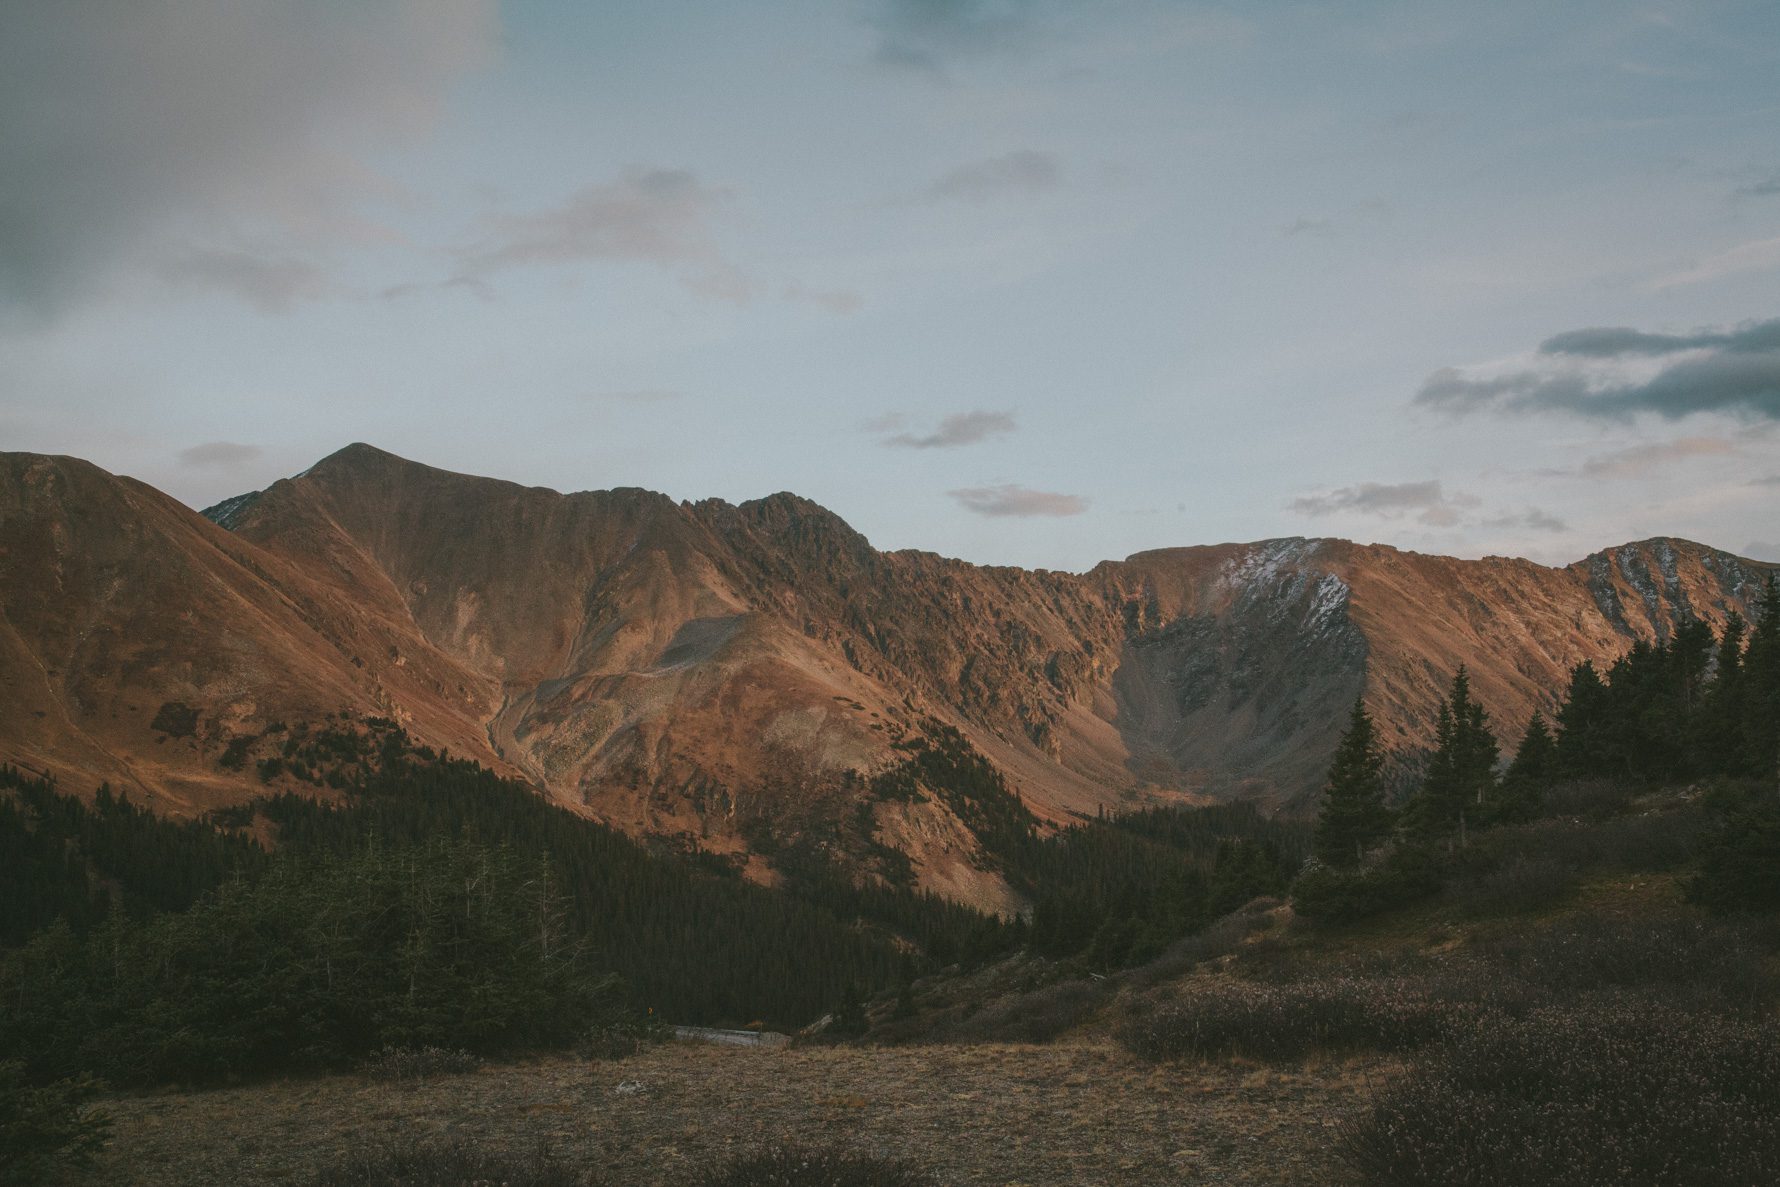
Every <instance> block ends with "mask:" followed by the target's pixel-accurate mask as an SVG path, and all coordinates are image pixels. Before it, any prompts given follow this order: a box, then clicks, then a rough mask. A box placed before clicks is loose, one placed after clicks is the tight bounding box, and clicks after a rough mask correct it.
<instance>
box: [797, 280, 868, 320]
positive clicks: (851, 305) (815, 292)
mask: <svg viewBox="0 0 1780 1187" xmlns="http://www.w3.org/2000/svg"><path fill="white" fill-rule="evenodd" d="M784 296H785V299H786V300H787V301H802V302H804V303H805V304H808V305H814V306H815V307H816V308H818V309H821V310H823V311H824V312H827V313H832V314H835V315H836V316H844V315H846V314H849V313H858V312H859V311H860V310H861V309H862V308H864V307H865V298H864V297H862V296H860V295H859V294H858V293H856V292H853V291H852V290H851V289H812V288H806V287H804V286H803V285H801V284H796V283H792V284H788V285H786V286H785V290H784Z"/></svg>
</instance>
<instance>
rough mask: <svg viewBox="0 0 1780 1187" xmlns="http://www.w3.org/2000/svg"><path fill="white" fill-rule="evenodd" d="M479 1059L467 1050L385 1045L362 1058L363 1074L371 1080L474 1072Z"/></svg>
mask: <svg viewBox="0 0 1780 1187" xmlns="http://www.w3.org/2000/svg"><path fill="white" fill-rule="evenodd" d="M481 1066H482V1061H481V1060H480V1059H478V1058H476V1057H475V1056H474V1055H471V1054H470V1053H469V1052H468V1051H449V1050H446V1049H445V1048H443V1047H385V1048H384V1049H383V1050H381V1051H379V1052H378V1053H377V1054H376V1055H374V1056H372V1057H371V1058H370V1059H368V1060H366V1061H365V1064H364V1068H363V1070H364V1073H365V1074H366V1075H367V1076H370V1077H371V1078H372V1079H373V1080H394V1081H402V1080H424V1079H427V1078H428V1077H430V1076H457V1075H462V1074H464V1073H465V1072H473V1071H475V1070H476V1069H477V1068H479V1067H481Z"/></svg>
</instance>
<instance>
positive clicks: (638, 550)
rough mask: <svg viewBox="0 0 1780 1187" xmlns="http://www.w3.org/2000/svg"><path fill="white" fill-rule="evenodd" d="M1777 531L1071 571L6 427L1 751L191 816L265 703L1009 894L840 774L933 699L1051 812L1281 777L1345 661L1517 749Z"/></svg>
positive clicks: (566, 497)
mask: <svg viewBox="0 0 1780 1187" xmlns="http://www.w3.org/2000/svg"><path fill="white" fill-rule="evenodd" d="M1773 568H1774V566H1771V565H1764V564H1761V563H1758V562H1755V561H1751V560H1747V559H1744V558H1740V557H1737V556H1734V555H1732V554H1729V553H1726V552H1722V551H1718V550H1715V549H1712V548H1708V547H1705V546H1703V545H1700V544H1695V543H1691V542H1688V541H1684V540H1676V539H1652V540H1645V541H1641V542H1638V543H1632V544H1625V545H1622V546H1620V547H1616V548H1610V549H1607V550H1604V551H1601V552H1597V553H1594V554H1592V555H1590V556H1588V557H1585V558H1584V559H1582V560H1580V561H1577V562H1576V563H1575V564H1572V565H1568V566H1565V567H1562V568H1553V567H1548V566H1544V565H1539V564H1535V563H1533V562H1531V561H1527V560H1520V559H1513V558H1503V557H1486V558H1484V559H1481V560H1461V559H1455V558H1452V557H1441V556H1428V555H1422V554H1418V553H1414V552H1406V551H1401V550H1399V549H1395V548H1390V547H1386V546H1383V545H1376V544H1372V545H1361V544H1354V543H1350V542H1347V541H1344V540H1332V539H1302V538H1289V539H1277V540H1264V541H1259V542H1256V543H1249V544H1221V545H1214V546H1205V547H1190V548H1174V549H1163V550H1158V551H1153V552H1143V553H1139V554H1137V555H1135V556H1132V557H1129V558H1127V559H1125V560H1122V561H1107V562H1105V563H1102V564H1100V565H1097V566H1096V567H1094V568H1093V569H1091V570H1089V571H1088V572H1086V573H1079V574H1077V573H1064V572H1051V571H1046V570H1025V569H1018V568H1004V567H986V566H978V565H972V564H968V563H965V562H963V561H958V560H951V559H947V558H944V557H940V556H936V555H933V554H931V553H925V552H916V551H898V552H881V551H878V550H876V549H874V548H873V547H872V546H871V545H870V543H869V542H868V541H867V540H866V539H865V537H863V536H862V535H860V534H859V533H858V532H856V531H854V530H853V529H852V528H850V527H849V526H848V525H847V524H846V523H845V522H843V521H842V520H841V519H840V518H839V517H838V516H836V515H834V514H833V513H831V512H829V511H827V510H825V509H824V508H822V507H820V506H818V505H817V504H815V503H812V502H810V501H808V500H806V499H802V498H799V497H797V496H795V495H791V494H776V495H771V496H769V497H767V498H763V499H758V500H754V501H750V502H745V503H741V504H739V505H736V504H730V503H727V502H723V501H719V500H714V499H713V500H704V501H700V502H676V501H674V500H673V499H670V498H668V497H667V496H664V495H660V494H656V493H652V492H649V491H645V490H638V489H617V490H607V491H588V492H580V493H575V494H561V493H558V492H555V491H552V490H545V489H542V488H537V487H525V486H520V485H516V484H513V483H510V482H503V481H497V480H493V479H487V478H477V477H471V476H467V475H462V474H455V473H450V472H447V471H443V470H438V469H434V468H431V467H428V466H425V465H420V464H417V463H414V462H410V461H406V460H403V459H401V458H398V457H395V456H393V455H391V454H388V453H385V452H383V451H381V450H378V449H375V448H373V447H371V446H368V445H352V446H348V447H347V448H345V449H343V450H341V451H339V452H338V453H335V454H333V455H331V456H329V457H327V458H325V459H323V460H322V461H321V462H319V463H317V464H316V465H315V466H313V467H311V468H310V469H309V470H307V471H305V472H304V473H302V474H301V475H299V476H297V477H295V478H291V479H287V480H282V481H279V482H277V483H275V484H273V485H272V486H271V487H269V488H267V489H266V490H264V491H257V492H253V493H251V494H245V495H242V496H240V497H237V498H233V499H230V500H228V501H226V502H224V503H222V504H219V505H217V506H215V507H212V508H210V509H208V510H207V511H204V512H202V513H199V512H196V511H193V510H191V509H190V508H187V507H186V506H184V505H183V504H181V503H179V502H178V501H177V500H175V499H173V498H171V497H169V496H167V495H165V494H162V493H161V492H159V491H157V490H155V489H153V488H152V487H149V486H147V485H145V484H143V483H140V482H137V481H135V480H133V479H130V478H125V477H120V476H116V475H112V474H109V473H107V472H105V471H104V470H101V469H100V468H98V467H96V466H93V465H91V464H89V463H87V462H83V461H79V460H77V459H73V458H67V457H54V456H43V455H34V454H19V453H9V454H0V670H4V672H5V674H6V678H5V679H4V680H0V761H6V762H11V763H14V764H17V765H20V766H23V767H27V768H29V769H32V770H35V771H42V772H47V773H50V774H53V775H55V776H57V777H58V778H59V779H61V780H62V781H63V782H64V784H65V785H67V786H68V787H70V788H74V789H80V790H89V789H90V788H92V787H95V786H96V785H97V784H98V783H99V782H100V781H106V782H109V783H110V784H112V786H113V787H115V788H119V789H122V790H125V791H128V792H129V793H130V794H131V795H132V796H133V797H135V798H137V799H138V800H139V801H145V802H148V803H151V804H152V805H154V806H155V807H156V808H157V809H158V810H160V811H163V812H166V813H169V814H173V815H195V814H198V813H202V812H204V811H207V810H210V809H213V808H217V807H223V806H227V805H230V804H234V803H239V802H243V801H245V800H247V799H250V798H252V797H254V796H257V795H261V794H264V793H265V792H266V790H267V789H268V785H270V786H271V787H272V788H274V789H276V788H278V787H280V786H282V785H284V784H286V783H288V782H289V780H288V777H286V776H284V775H281V774H279V773H277V771H276V770H275V769H274V770H269V771H268V772H266V773H265V774H264V775H262V774H261V773H260V771H259V769H258V767H257V765H256V764H254V763H245V762H243V759H244V758H248V759H258V758H260V757H262V756H268V755H271V754H273V753H274V752H275V750H274V749H272V747H275V746H276V738H277V736H278V735H279V734H280V732H281V731H283V730H286V729H289V728H291V727H296V726H298V725H300V724H302V725H307V724H313V723H323V722H327V721H331V720H338V719H342V718H343V719H347V720H350V719H352V718H355V717H357V718H363V717H366V716H383V717H389V718H392V719H394V720H396V721H398V722H400V723H401V724H402V725H403V726H404V727H406V729H407V730H408V731H409V733H410V734H411V735H412V736H413V737H414V738H415V739H416V741H417V742H420V743H423V744H426V745H428V746H432V747H435V748H440V749H448V750H449V751H450V752H451V753H453V754H455V755H459V756H463V757H469V758H474V759H476V760H478V761H480V762H483V763H485V764H487V765H488V766H490V767H492V768H494V769H496V770H498V771H501V772H503V773H505V774H508V775H511V776H514V777H516V778H519V779H522V780H524V781H526V782H528V783H530V784H531V785H533V786H534V787H536V788H537V789H538V790H539V791H540V792H541V793H542V794H545V795H548V796H550V797H552V798H553V799H555V800H557V801H559V802H561V803H562V804H564V805H565V806H567V807H569V808H570V809H572V810H575V811H578V812H582V813H586V814H589V815H592V816H595V817H598V818H600V819H603V820H606V821H609V822H611V823H613V824H616V825H617V826H619V827H622V828H624V829H626V830H627V831H631V832H633V833H638V834H660V835H667V836H672V837H677V838H680V839H681V840H683V841H685V842H688V843H692V844H696V845H697V846H699V847H701V848H704V849H707V850H710V851H713V852H716V853H718V854H729V855H733V857H734V858H735V859H736V860H737V861H738V862H743V863H746V865H747V868H748V869H749V870H750V872H751V873H752V874H753V875H754V876H756V877H759V878H761V879H762V880H767V881H770V880H772V878H773V877H774V872H773V869H772V866H771V863H770V861H769V860H768V859H767V857H766V856H765V853H766V852H770V850H771V845H770V844H765V843H763V841H762V838H763V837H764V836H768V835H769V834H775V833H776V834H778V835H779V836H781V837H783V836H784V835H787V834H789V833H794V832H796V831H797V830H798V829H799V828H802V827H805V826H808V827H810V828H816V827H818V826H819V825H821V823H822V822H824V821H832V820H834V819H836V818H839V817H840V816H843V815H846V814H849V813H852V814H855V816H859V815H860V814H867V815H869V827H868V829H867V833H866V835H867V836H868V837H869V838H871V839H872V840H873V843H874V844H878V845H882V846H887V847H888V848H890V849H894V850H898V851H900V852H901V853H902V854H903V855H905V856H906V857H907V858H908V859H909V860H910V862H911V863H912V867H913V869H914V871H915V874H916V877H917V879H918V882H919V884H920V885H922V886H924V887H927V888H929V889H933V890H936V891H938V892H940V893H943V894H946V895H948V896H950V897H953V898H957V899H960V900H962V901H967V902H971V903H974V904H977V905H981V906H998V907H999V906H1007V905H1011V902H1012V899H1011V891H1009V889H1008V888H1007V886H1006V885H1005V884H1004V883H1003V882H1002V881H1001V879H1000V878H999V877H998V875H997V874H996V873H995V870H994V865H993V862H990V861H985V860H982V854H981V852H980V845H979V841H978V838H977V837H976V836H974V835H973V833H972V831H971V828H970V827H969V826H968V825H967V824H966V822H965V821H964V820H963V819H961V818H960V817H959V816H958V815H957V814H956V813H955V812H954V811H953V810H952V808H951V807H950V806H948V803H947V802H946V800H945V798H944V797H941V796H921V795H916V796H913V797H899V798H884V797H876V796H872V795H870V794H869V793H868V791H867V789H868V788H869V786H870V782H871V779H872V778H873V776H875V775H878V774H881V773H882V772H884V771H886V770H888V769H890V768H893V767H895V766H896V765H897V764H898V763H899V762H902V761H903V759H904V756H905V754H906V753H907V752H908V750H909V748H910V746H911V745H912V744H913V741H914V739H917V738H921V737H925V736H932V735H934V734H935V733H936V732H937V731H941V730H944V729H946V728H947V727H949V728H950V729H955V730H956V731H958V733H959V734H960V735H961V736H962V737H963V739H965V740H966V741H967V742H968V743H969V745H970V747H972V748H974V749H975V750H976V751H977V752H978V753H979V754H980V755H981V756H982V757H983V758H984V759H986V760H987V762H988V763H990V764H991V765H993V767H994V768H996V770H998V771H999V772H1000V774H1001V775H1002V777H1003V778H1004V779H1005V781H1006V783H1007V786H1008V787H1009V788H1010V789H1011V790H1013V791H1014V792H1015V793H1016V794H1017V795H1018V796H1019V797H1020V799H1021V800H1022V801H1023V802H1024V803H1025V805H1026V806H1027V808H1028V809H1029V810H1030V811H1031V812H1032V813H1033V814H1034V815H1036V816H1037V817H1038V818H1039V819H1040V820H1043V821H1049V822H1054V823H1062V822H1066V821H1068V820H1070V819H1072V818H1074V817H1075V816H1078V815H1090V814H1093V813H1096V812H1098V811H1100V810H1102V809H1109V810H1113V809H1119V808H1123V807H1131V806H1138V805H1142V804H1146V803H1160V802H1197V801H1203V800H1206V799H1218V798H1248V799H1254V800H1258V801H1261V802H1263V803H1265V804H1267V805H1269V806H1271V807H1277V808H1281V809H1284V810H1298V811H1302V810H1306V809H1308V808H1310V807H1311V806H1313V804H1314V801H1315V797H1316V795H1317V792H1318V790H1319V787H1320V782H1321V777H1322V774H1323V771H1324V769H1325V767H1326V765H1327V762H1328V759H1329V755H1330V753H1331V751H1332V749H1333V746H1334V743H1335V740H1336V737H1337V736H1338V734H1339V733H1340V730H1341V728H1342V726H1343V724H1344V723H1345V719H1346V715H1347V710H1348V708H1349V706H1350V705H1351V704H1352V702H1353V700H1354V698H1355V697H1356V696H1363V697H1364V699H1365V701H1366V703H1367V705H1368V707H1369V708H1370V709H1371V711H1372V713H1373V714H1374V716H1375V718H1376V719H1377V721H1378V723H1379V727H1380V732H1381V738H1382V741H1383V742H1384V743H1385V745H1386V746H1387V747H1388V748H1390V749H1391V750H1392V751H1393V752H1394V753H1395V754H1396V755H1398V756H1399V758H1401V759H1403V760H1404V761H1406V762H1409V761H1413V759H1414V757H1415V756H1416V755H1417V754H1418V753H1419V752H1420V751H1422V750H1423V749H1424V748H1425V747H1426V746H1427V745H1428V744H1429V742H1430V741H1431V738H1432V733H1433V726H1434V719H1435V715H1436V710H1437V706H1438V704H1439V700H1440V697H1441V695H1442V694H1443V692H1444V691H1445V689H1446V686H1447V685H1448V683H1449V682H1450V680H1451V678H1452V675H1453V673H1454V672H1455V671H1456V669H1457V668H1458V667H1459V665H1461V664H1463V665H1465V666H1466V667H1467V669H1468V670H1469V672H1470V675H1471V680H1472V687H1473V689H1474V691H1475V693H1476V695H1477V697H1478V698H1479V700H1480V701H1481V702H1482V704H1483V705H1484V706H1485V707H1486V708H1487V710H1488V711H1489V713H1490V715H1491V719H1492V721H1493V723H1494V726H1495V728H1496V731H1497V733H1498V734H1499V735H1500V736H1501V738H1502V741H1503V744H1504V747H1505V748H1506V749H1511V748H1512V746H1513V743H1514V742H1515V740H1516V739H1517V738H1518V736H1519V731H1520V730H1521V728H1522V727H1523V726H1524V725H1525V723H1526V721H1527V719H1528V717H1529V716H1530V715H1531V714H1532V713H1533V712H1534V711H1535V710H1549V709H1550V708H1551V707H1552V706H1553V704H1554V703H1555V700H1556V697H1557V695H1558V694H1559V693H1560V692H1561V691H1562V689H1563V686H1564V684H1565V681H1566V678H1567V675H1568V672H1569V670H1570V668H1571V667H1572V666H1573V665H1575V664H1577V663H1579V662H1580V661H1582V660H1585V659H1590V660H1595V661H1597V662H1600V663H1604V662H1607V661H1610V660H1611V659H1612V658H1614V657H1615V656H1617V655H1618V654H1620V653H1621V652H1623V651H1624V650H1625V649H1626V648H1627V647H1628V646H1629V645H1630V644H1631V643H1632V642H1633V641H1634V640H1638V639H1660V638H1665V637H1667V635H1668V634H1669V632H1670V631H1671V630H1672V629H1673V628H1674V626H1675V625H1676V624H1677V623H1678V622H1682V621H1686V620H1688V619H1694V618H1698V619H1703V620H1705V621H1707V622H1709V623H1711V624H1712V625H1713V626H1714V627H1717V626H1718V625H1720V624H1721V623H1722V622H1723V621H1724V619H1725V617H1726V616H1727V615H1728V614H1729V613H1731V612H1733V611H1735V612H1739V613H1742V614H1744V615H1745V616H1748V614H1749V612H1750V610H1751V608H1752V607H1753V604H1754V602H1755V599H1756V597H1757V595H1758V593H1759V590H1760V586H1761V583H1762V582H1763V580H1764V579H1765V576H1766V574H1767V573H1768V572H1770V571H1772V570H1773ZM293 786H294V785H293ZM305 790H306V793H312V794H326V790H325V789H316V788H307V789H305Z"/></svg>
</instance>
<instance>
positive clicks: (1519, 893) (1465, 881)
mask: <svg viewBox="0 0 1780 1187" xmlns="http://www.w3.org/2000/svg"><path fill="white" fill-rule="evenodd" d="M1575 888H1576V877H1575V875H1574V874H1572V873H1571V871H1570V870H1569V869H1568V868H1567V867H1566V866H1564V865H1562V864H1561V863H1559V862H1555V861H1552V860H1550V859H1549V858H1540V859H1534V860H1530V861H1529V860H1528V859H1526V858H1524V857H1516V858H1512V859H1510V860H1509V861H1508V862H1506V863H1504V864H1502V865H1499V866H1497V867H1495V868H1494V869H1489V870H1485V871H1483V872H1482V873H1478V874H1473V875H1471V876H1470V877H1468V878H1462V879H1460V880H1458V881H1456V882H1454V883H1453V884H1452V885H1451V886H1449V887H1448V888H1447V895H1448V897H1449V898H1451V900H1452V901H1453V903H1454V905H1455V906H1457V907H1458V909H1459V911H1460V912H1461V913H1463V914H1465V915H1471V916H1485V915H1512V914H1519V913H1523V912H1531V911H1538V910H1542V909H1543V908H1545V907H1549V906H1551V905H1553V904H1554V903H1557V902H1559V901H1561V900H1562V899H1564V898H1566V897H1568V896H1569V894H1570V892H1571V891H1572V890H1574V889H1575Z"/></svg>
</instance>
